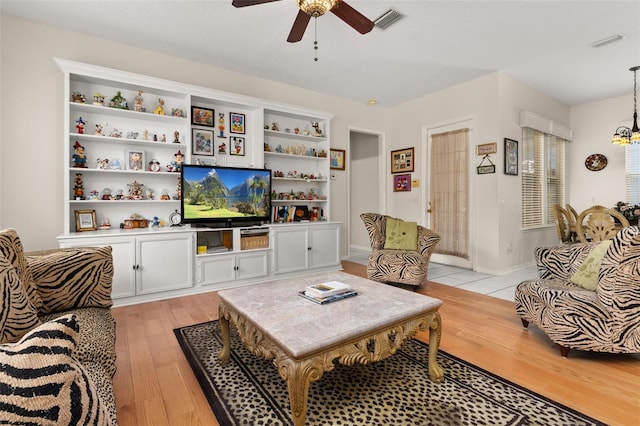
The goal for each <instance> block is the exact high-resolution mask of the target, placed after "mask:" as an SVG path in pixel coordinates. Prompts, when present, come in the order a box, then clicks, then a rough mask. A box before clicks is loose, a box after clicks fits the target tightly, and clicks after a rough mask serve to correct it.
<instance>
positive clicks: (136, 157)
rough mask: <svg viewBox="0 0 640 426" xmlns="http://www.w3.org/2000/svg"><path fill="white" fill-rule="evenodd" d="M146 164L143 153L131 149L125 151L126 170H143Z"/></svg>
mask: <svg viewBox="0 0 640 426" xmlns="http://www.w3.org/2000/svg"><path fill="white" fill-rule="evenodd" d="M145 164H147V163H146V162H145V158H144V151H139V150H137V149H132V150H129V151H127V164H126V166H127V170H145V168H144V165H145Z"/></svg>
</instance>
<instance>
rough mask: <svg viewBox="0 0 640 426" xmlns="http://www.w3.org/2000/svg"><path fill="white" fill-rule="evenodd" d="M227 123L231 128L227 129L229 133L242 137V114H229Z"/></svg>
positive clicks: (243, 117) (243, 119) (243, 121)
mask: <svg viewBox="0 0 640 426" xmlns="http://www.w3.org/2000/svg"><path fill="white" fill-rule="evenodd" d="M229 121H230V122H231V126H230V128H229V132H230V133H239V134H242V135H244V133H245V125H246V123H245V115H244V114H240V113H239V112H230V113H229Z"/></svg>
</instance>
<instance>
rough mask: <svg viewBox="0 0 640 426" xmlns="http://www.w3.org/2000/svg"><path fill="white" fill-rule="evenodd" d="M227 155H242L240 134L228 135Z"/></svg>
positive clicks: (242, 140) (242, 144)
mask: <svg viewBox="0 0 640 426" xmlns="http://www.w3.org/2000/svg"><path fill="white" fill-rule="evenodd" d="M229 144H230V145H229V155H240V156H244V147H245V145H244V138H243V137H241V136H229Z"/></svg>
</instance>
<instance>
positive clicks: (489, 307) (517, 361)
mask: <svg viewBox="0 0 640 426" xmlns="http://www.w3.org/2000/svg"><path fill="white" fill-rule="evenodd" d="M343 266H344V270H345V271H346V272H349V273H353V274H356V275H360V276H366V271H365V266H363V265H359V264H356V263H351V262H343ZM421 292H423V293H424V294H427V295H429V296H432V297H436V298H439V299H441V300H443V301H444V305H443V306H442V308H441V310H440V312H441V314H442V321H443V336H442V342H441V345H440V348H441V349H443V350H445V351H447V352H449V353H450V354H452V355H456V356H458V357H460V358H462V359H465V360H467V361H469V362H471V363H473V364H475V365H478V366H480V367H482V368H484V369H486V370H489V371H491V372H493V373H495V374H497V375H499V376H501V377H504V378H506V379H509V380H511V381H513V382H515V383H517V384H519V385H522V386H524V387H526V388H528V389H530V390H532V391H535V392H538V393H540V394H542V395H544V396H546V397H548V398H551V399H553V400H555V401H559V402H562V403H563V404H565V405H568V406H569V407H571V408H574V409H576V410H578V411H581V412H583V413H585V414H588V415H590V416H593V417H595V418H597V419H599V420H601V421H603V422H605V423H607V424H611V425H624V426H630V425H640V417H639V416H640V355H611V354H597V353H586V352H578V351H573V352H571V353H570V354H569V358H567V359H565V358H562V357H561V356H560V353H559V351H558V350H557V348H556V347H555V346H554V345H553V344H552V343H551V342H550V341H549V340H548V339H547V338H546V337H545V336H544V334H543V333H541V332H540V331H538V330H537V329H536V328H535V326H530V329H529V330H528V331H525V330H523V328H522V326H521V324H520V320H519V319H518V317H517V316H516V315H515V312H514V308H513V303H512V302H509V301H506V300H501V299H496V298H493V297H489V296H484V295H480V294H477V293H471V292H468V291H465V290H460V289H456V288H454V287H449V286H445V285H441V284H436V283H429V284H428V285H427V286H426V287H425V288H424V289H423V290H421ZM217 306H218V298H217V295H216V293H207V294H200V295H196V296H187V297H181V298H177V299H170V300H164V301H159V302H151V303H145V304H139V305H134V306H126V307H120V308H114V309H113V314H114V316H115V318H116V322H117V342H116V350H117V355H118V361H117V366H118V371H117V373H116V375H115V377H114V387H115V396H116V401H117V406H118V423H119V425H120V426H134V425H135V426H138V425H153V426H162V425H176V426H188V425H218V422H217V421H216V419H215V417H214V416H213V414H212V412H211V409H210V408H209V404H208V403H207V400H206V398H205V397H204V395H203V394H202V391H201V390H200V386H199V385H198V382H197V380H196V378H195V377H194V375H193V373H192V371H191V368H190V367H189V365H188V363H187V361H186V359H185V358H184V356H183V354H182V351H181V350H180V347H179V346H178V343H177V341H176V339H175V337H174V334H173V329H174V328H177V327H181V326H185V325H189V324H195V323H199V322H204V321H208V320H212V319H217V315H218V313H217ZM419 338H421V339H423V340H425V339H426V338H427V335H426V334H422V335H420V336H419Z"/></svg>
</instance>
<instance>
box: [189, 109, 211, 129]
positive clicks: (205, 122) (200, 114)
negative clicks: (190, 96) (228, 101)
mask: <svg viewBox="0 0 640 426" xmlns="http://www.w3.org/2000/svg"><path fill="white" fill-rule="evenodd" d="M213 115H214V111H213V110H212V109H210V108H203V107H198V106H192V107H191V124H193V125H195V126H206V127H213V126H214V121H213Z"/></svg>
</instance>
